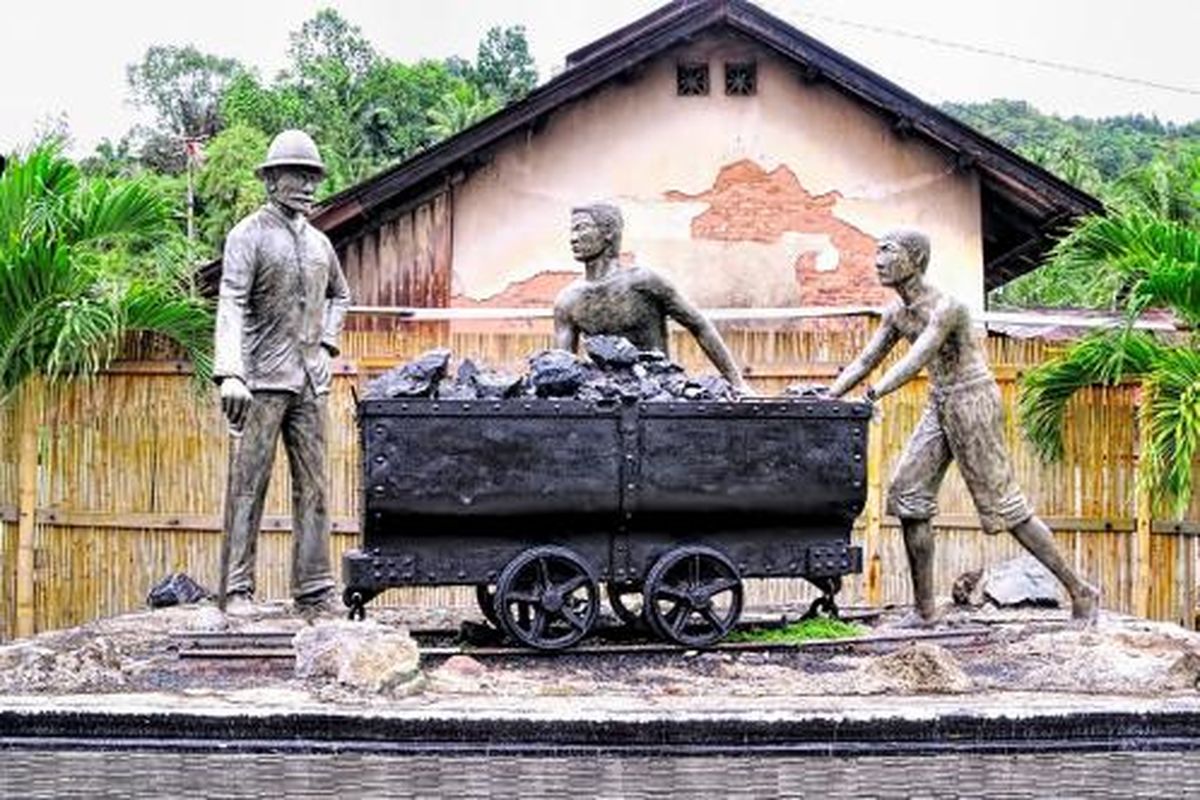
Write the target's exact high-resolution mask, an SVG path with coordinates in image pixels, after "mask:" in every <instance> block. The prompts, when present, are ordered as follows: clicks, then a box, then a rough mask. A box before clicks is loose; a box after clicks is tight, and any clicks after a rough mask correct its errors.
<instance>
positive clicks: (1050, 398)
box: [1017, 327, 1164, 461]
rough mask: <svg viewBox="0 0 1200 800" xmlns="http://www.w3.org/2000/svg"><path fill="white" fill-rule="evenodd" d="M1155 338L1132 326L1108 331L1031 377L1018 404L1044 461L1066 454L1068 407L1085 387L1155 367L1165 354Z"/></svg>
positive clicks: (1023, 385) (1027, 433) (1113, 382)
mask: <svg viewBox="0 0 1200 800" xmlns="http://www.w3.org/2000/svg"><path fill="white" fill-rule="evenodd" d="M1163 349H1164V348H1163V345H1162V344H1161V343H1159V342H1158V340H1156V339H1155V338H1154V337H1153V336H1151V335H1150V334H1148V333H1145V332H1143V331H1138V330H1133V329H1131V328H1127V327H1126V328H1119V329H1115V330H1109V331H1103V332H1100V333H1097V334H1094V335H1092V336H1089V337H1088V338H1086V339H1083V340H1082V341H1080V342H1078V343H1076V344H1074V345H1072V346H1071V347H1070V348H1068V349H1067V350H1066V352H1064V353H1063V354H1061V355H1060V356H1058V357H1056V358H1054V359H1052V360H1050V361H1048V362H1046V363H1045V364H1042V365H1041V366H1039V367H1037V368H1035V369H1033V370H1031V371H1030V372H1029V373H1028V374H1026V376H1025V378H1024V379H1023V380H1022V382H1021V388H1022V391H1021V396H1020V399H1019V400H1018V404H1017V413H1018V418H1019V419H1020V422H1021V427H1022V429H1023V431H1024V433H1025V438H1026V439H1028V440H1029V442H1030V443H1031V444H1032V445H1033V446H1034V449H1035V450H1036V451H1037V452H1038V455H1040V456H1041V457H1042V458H1044V459H1046V460H1048V461H1056V460H1058V459H1060V458H1062V456H1063V423H1064V419H1065V416H1066V409H1067V404H1068V403H1069V402H1070V401H1071V398H1072V397H1074V396H1075V393H1076V392H1078V391H1079V390H1080V389H1082V388H1084V387H1086V386H1092V385H1095V384H1102V385H1108V386H1113V385H1116V384H1118V383H1120V382H1121V381H1123V380H1126V379H1129V378H1137V377H1141V376H1143V375H1145V374H1146V373H1148V372H1149V371H1150V370H1151V369H1153V367H1154V365H1155V363H1156V362H1157V360H1158V359H1159V357H1160V356H1161V354H1162V352H1163Z"/></svg>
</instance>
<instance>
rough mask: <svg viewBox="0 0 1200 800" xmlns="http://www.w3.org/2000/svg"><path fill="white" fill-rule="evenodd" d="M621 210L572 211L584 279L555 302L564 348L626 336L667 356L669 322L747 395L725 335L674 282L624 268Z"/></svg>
mask: <svg viewBox="0 0 1200 800" xmlns="http://www.w3.org/2000/svg"><path fill="white" fill-rule="evenodd" d="M623 224H624V223H623V220H622V218H621V211H620V209H618V208H617V207H616V206H612V205H608V204H606V203H595V204H593V205H589V206H582V207H580V208H575V209H572V211H571V251H572V253H573V255H574V256H575V259H576V260H577V261H581V262H583V266H584V275H583V277H582V278H581V279H579V280H577V281H575V282H574V283H572V284H570V285H569V286H567V287H566V288H565V289H563V290H562V292H561V293H559V295H558V298H557V299H556V300H555V301H554V335H555V340H556V344H557V346H558V348H559V349H561V350H566V351H568V352H571V353H574V352H575V351H576V349H577V348H578V346H579V335H580V334H581V333H582V334H584V335H587V336H595V335H601V334H603V335H611V336H624V337H625V338H626V339H628V340H629V341H630V342H632V343H633V344H634V345H635V346H636V347H637V348H638V349H639V350H659V351H661V352H663V353H667V352H668V351H667V320H668V319H673V320H675V321H676V322H678V323H679V324H680V325H682V326H683V327H684V328H686V329H687V330H688V331H689V332H691V334H692V335H693V336H695V337H696V341H697V342H698V343H699V344H700V349H701V350H703V351H704V354H705V355H706V356H708V358H709V360H710V361H712V363H713V365H714V366H715V367H716V368H717V369H718V370H719V371H720V373H721V374H722V375H723V376H724V377H725V380H727V381H729V383H730V384H732V385H733V387H734V389H736V390H737V391H738V392H740V393H741V394H749V393H750V389H749V387H748V386H747V385H746V382H745V380H744V379H743V378H742V374H741V372H740V371H739V370H738V368H737V364H736V363H735V362H734V360H733V356H732V355H731V354H730V352H729V348H728V347H726V346H725V342H724V340H722V339H721V334H719V333H718V332H717V329H716V328H715V327H714V326H713V324H712V323H711V322H710V321H709V320H708V319H707V318H706V317H705V316H704V315H703V314H701V313H700V311H699V310H698V309H697V308H696V307H695V306H693V305H692V304H691V303H690V302H688V300H687V298H685V297H684V296H683V295H682V294H680V292H679V290H678V289H676V288H675V287H674V286H673V285H671V283H670V281H668V280H667V279H666V278H664V277H663V276H662V275H659V274H658V273H657V272H654V271H653V270H650V269H647V268H646V267H640V266H635V267H630V268H627V269H625V268H622V267H621V265H620V261H619V258H618V256H619V254H620V249H621V230H622V228H623Z"/></svg>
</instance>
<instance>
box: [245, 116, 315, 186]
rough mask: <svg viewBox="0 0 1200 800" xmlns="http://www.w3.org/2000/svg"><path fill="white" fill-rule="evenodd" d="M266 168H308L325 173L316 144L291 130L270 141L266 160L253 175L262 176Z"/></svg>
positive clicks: (306, 136)
mask: <svg viewBox="0 0 1200 800" xmlns="http://www.w3.org/2000/svg"><path fill="white" fill-rule="evenodd" d="M268 167H309V168H310V169H315V170H318V171H319V172H321V174H324V173H325V162H323V161H321V154H320V153H319V152H317V143H316V142H314V141H313V140H312V137H311V136H309V135H308V134H307V133H305V132H304V131H301V130H296V129H294V128H293V129H291V130H286V131H284V132H283V133H280V134H279V135H278V136H276V137H275V138H274V139H272V140H271V146H270V147H268V148H267V160H266V161H264V162H263V163H261V164H259V165H258V168H257V169H256V170H255V173H256V174H258V175H262V171H263V170H264V169H267V168H268Z"/></svg>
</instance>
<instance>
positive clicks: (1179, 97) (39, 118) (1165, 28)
mask: <svg viewBox="0 0 1200 800" xmlns="http://www.w3.org/2000/svg"><path fill="white" fill-rule="evenodd" d="M659 5H661V3H660V2H657V1H656V0H602V1H600V2H597V0H433V1H432V2H431V0H286V2H285V0H204V1H203V2H195V3H179V2H164V1H163V0H104V1H103V2H67V0H20V2H15V3H6V4H4V5H3V7H2V8H0V19H2V20H3V23H4V25H3V27H4V31H5V33H4V37H3V44H2V45H0V76H3V83H2V84H0V150H4V151H8V150H12V149H13V148H15V147H19V146H21V145H22V144H24V143H25V142H27V141H28V140H29V139H30V138H31V137H32V136H33V134H34V131H35V129H36V128H37V126H38V125H39V124H40V123H44V121H45V120H46V119H48V118H52V117H56V116H58V115H60V114H63V113H65V114H66V117H67V120H68V123H69V125H70V128H71V131H72V134H73V135H74V137H75V140H76V141H75V147H74V151H75V153H76V154H80V155H82V154H86V153H87V152H90V151H91V149H92V147H93V146H94V145H95V144H96V142H98V141H99V140H100V139H101V138H103V137H110V138H113V139H118V138H119V137H120V136H121V135H122V134H123V133H124V132H125V131H126V130H127V129H128V128H129V127H130V125H132V124H133V123H134V122H136V121H138V119H139V115H138V111H137V110H136V109H134V108H133V107H131V106H130V105H129V103H128V101H127V96H128V91H127V86H126V80H125V67H126V65H128V64H130V63H133V62H136V61H138V60H140V58H141V56H142V55H143V54H144V53H145V50H146V48H147V47H149V46H150V45H154V44H188V43H191V44H194V45H196V46H197V47H198V48H200V49H201V50H204V51H207V52H212V53H215V54H218V55H222V56H232V57H235V58H237V59H239V60H241V61H242V62H244V63H247V64H250V65H253V66H254V67H256V68H258V70H259V71H260V73H262V74H263V75H264V76H267V77H270V76H272V75H274V73H275V72H276V71H277V70H278V69H280V68H281V67H282V66H283V64H284V61H285V58H286V50H287V44H288V38H287V37H288V32H289V31H293V30H296V29H297V28H299V27H300V25H301V23H303V22H304V20H306V19H308V18H310V17H311V16H312V15H313V14H314V13H315V12H316V10H317V9H318V8H320V7H322V6H333V7H335V8H337V9H338V10H339V11H340V12H341V13H342V14H343V15H344V16H345V17H346V18H348V19H349V20H350V21H351V22H353V23H354V24H357V25H359V26H360V27H361V28H362V29H363V31H364V33H365V34H366V35H367V37H368V38H369V39H370V40H371V41H372V42H373V43H374V45H375V46H376V48H377V49H378V50H380V51H381V52H383V53H384V54H386V55H388V56H389V57H391V58H396V59H400V60H404V61H412V60H416V59H418V58H421V57H432V58H443V57H445V56H449V55H461V56H464V57H468V58H471V57H473V56H474V52H475V47H476V45H477V43H478V41H479V39H480V38H481V37H482V35H483V34H484V32H485V31H486V30H487V29H488V28H489V27H491V26H492V25H514V24H523V25H524V26H525V28H526V31H527V34H528V38H529V42H530V45H531V47H532V48H533V52H534V56H535V58H536V59H537V62H538V69H539V76H540V78H541V79H542V80H545V79H547V78H549V77H550V76H551V75H552V74H553V73H554V72H555V71H556V70H558V69H560V68H561V64H562V62H563V59H564V57H565V55H566V54H567V53H568V52H570V51H571V50H573V49H575V48H577V47H580V46H582V45H584V44H587V43H588V42H590V41H591V40H593V39H596V38H598V37H599V36H602V35H603V34H605V33H607V32H609V31H611V30H613V29H614V28H617V27H619V26H620V25H623V24H625V23H627V22H629V21H632V20H633V19H635V18H637V17H638V16H640V15H642V14H645V13H647V12H648V11H650V10H652V9H654V8H656V7H658V6H659ZM760 5H762V6H763V7H764V8H766V9H767V10H768V11H770V12H771V13H773V14H775V15H777V16H780V17H782V18H783V19H785V20H787V21H788V22H790V23H792V24H793V25H795V26H797V27H799V28H800V29H801V30H804V31H806V32H807V33H809V34H810V35H813V36H815V37H816V38H818V39H821V40H822V41H824V42H825V43H826V44H829V45H831V46H833V47H835V48H836V49H838V50H840V51H842V52H843V53H845V54H847V55H849V56H850V57H851V58H854V59H856V60H858V61H861V62H863V63H865V64H866V65H867V66H869V67H871V68H872V69H874V70H876V71H877V72H879V73H881V74H882V75H884V76H885V77H887V78H890V79H891V80H892V81H894V82H896V83H898V84H900V85H901V86H903V87H904V88H906V89H908V90H909V91H911V92H913V93H914V94H916V95H917V96H919V97H921V98H922V99H925V100H928V101H930V102H940V101H942V100H988V99H991V98H995V97H1009V98H1019V99H1024V100H1028V101H1030V102H1031V103H1033V104H1034V105H1035V106H1037V107H1038V108H1040V109H1042V110H1043V111H1047V112H1053V113H1057V114H1059V115H1063V116H1070V115H1074V114H1079V115H1082V116H1090V117H1096V116H1112V115H1117V114H1128V113H1143V114H1147V115H1156V116H1158V117H1159V118H1160V119H1162V120H1164V121H1168V120H1169V121H1174V122H1190V121H1193V120H1197V119H1200V47H1198V46H1197V44H1196V41H1197V37H1198V36H1200V0H1136V2H1130V1H1129V0H1006V1H1005V2H1003V3H983V2H972V1H971V0H764V2H761V3H760ZM901 34H904V35H901ZM922 37H923V38H922ZM930 39H936V40H942V41H944V42H949V43H953V44H954V45H957V46H947V45H945V44H938V43H935V42H933V41H929V40H930ZM964 48H976V49H984V50H991V51H999V52H1003V53H1007V54H1009V55H1011V56H1014V57H1017V58H1020V59H1025V61H1021V60H1014V59H1010V58H1001V57H997V56H993V55H985V54H981V53H976V52H971V51H969V50H968V49H964ZM1029 61H1046V62H1056V63H1059V64H1063V65H1067V66H1070V67H1076V68H1081V69H1082V70H1085V71H1089V70H1090V71H1094V72H1103V73H1109V74H1110V75H1115V76H1119V77H1122V78H1126V79H1132V80H1134V81H1139V82H1141V83H1138V82H1126V81H1120V80H1115V79H1112V78H1102V77H1098V76H1092V75H1088V74H1083V73H1081V72H1078V71H1072V70H1068V69H1055V68H1051V67H1048V66H1042V65H1037V64H1033V63H1028V62H1029ZM1147 83H1149V84H1161V85H1163V87H1173V89H1174V90H1172V88H1158V87H1154V86H1149V85H1145V84H1147Z"/></svg>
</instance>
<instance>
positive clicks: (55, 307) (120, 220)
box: [0, 143, 213, 399]
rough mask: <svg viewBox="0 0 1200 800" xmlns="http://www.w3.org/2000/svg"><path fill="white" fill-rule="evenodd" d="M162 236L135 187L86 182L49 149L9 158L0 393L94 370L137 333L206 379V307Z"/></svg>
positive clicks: (0, 253)
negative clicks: (169, 345) (168, 347)
mask: <svg viewBox="0 0 1200 800" xmlns="http://www.w3.org/2000/svg"><path fill="white" fill-rule="evenodd" d="M171 233H172V231H171V225H170V220H169V217H168V213H167V211H166V209H165V207H164V205H163V203H162V202H161V200H160V199H159V198H158V197H157V196H156V195H155V193H154V192H153V191H151V190H150V189H148V188H147V187H146V186H145V185H143V184H142V183H141V182H139V181H129V180H121V179H107V178H91V179H85V178H84V177H83V175H82V173H81V172H80V170H79V168H78V167H77V166H76V165H75V164H73V163H72V162H71V161H70V160H68V159H67V158H65V157H64V156H63V155H62V154H61V153H60V151H59V147H58V145H56V144H53V143H51V144H43V145H40V146H37V147H35V148H34V149H32V150H31V151H30V152H29V153H28V154H27V155H24V156H13V157H12V158H11V159H10V160H9V163H8V167H7V169H6V170H5V172H4V174H3V175H2V176H0V306H2V307H3V308H5V309H6V312H5V313H4V314H2V315H0V398H3V399H6V398H8V397H9V396H11V394H12V392H13V391H14V390H15V389H16V388H17V387H18V386H20V385H21V384H22V383H23V382H24V381H25V379H26V378H28V377H30V376H31V375H34V374H43V375H46V376H48V377H50V378H52V379H53V378H57V377H60V376H65V375H72V374H81V373H84V374H86V373H91V372H95V371H97V370H99V369H101V368H103V367H104V366H105V365H106V364H107V363H108V362H109V361H110V360H111V359H112V358H114V357H115V356H116V355H117V353H118V352H119V349H120V347H121V345H122V343H123V342H124V340H125V337H126V334H128V333H131V332H135V331H149V332H153V333H157V334H161V335H163V336H165V337H167V338H168V339H170V340H172V341H174V342H175V343H177V344H178V345H179V346H180V347H181V348H182V349H183V350H184V352H186V353H187V354H188V356H189V357H190V358H191V359H192V361H193V362H194V364H195V365H196V369H197V375H199V376H203V375H206V374H208V373H209V372H210V371H211V355H210V348H211V345H212V324H213V320H212V312H211V309H210V308H209V305H208V304H207V303H206V302H205V301H203V300H202V299H200V298H199V297H197V296H196V295H195V294H194V292H192V291H191V290H190V288H189V286H188V284H187V280H188V278H187V277H186V276H187V275H188V274H189V273H190V266H191V264H190V263H185V262H182V261H175V260H172V258H171V257H170V256H171V253H170V248H169V247H168V246H167V245H165V244H164V243H165V242H167V241H169V240H170V239H171ZM178 238H179V237H178V234H177V233H176V234H175V239H176V240H178ZM180 247H186V245H180ZM177 254H178V253H176V255H177Z"/></svg>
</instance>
